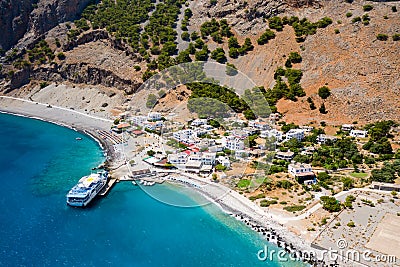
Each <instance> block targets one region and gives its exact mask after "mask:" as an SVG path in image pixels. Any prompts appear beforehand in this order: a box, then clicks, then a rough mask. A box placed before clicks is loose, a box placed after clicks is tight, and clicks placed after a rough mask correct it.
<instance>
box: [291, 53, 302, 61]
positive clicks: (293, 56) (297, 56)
mask: <svg viewBox="0 0 400 267" xmlns="http://www.w3.org/2000/svg"><path fill="white" fill-rule="evenodd" d="M289 60H290V62H292V63H300V62H301V61H302V57H301V56H300V54H299V53H297V52H290V54H289Z"/></svg>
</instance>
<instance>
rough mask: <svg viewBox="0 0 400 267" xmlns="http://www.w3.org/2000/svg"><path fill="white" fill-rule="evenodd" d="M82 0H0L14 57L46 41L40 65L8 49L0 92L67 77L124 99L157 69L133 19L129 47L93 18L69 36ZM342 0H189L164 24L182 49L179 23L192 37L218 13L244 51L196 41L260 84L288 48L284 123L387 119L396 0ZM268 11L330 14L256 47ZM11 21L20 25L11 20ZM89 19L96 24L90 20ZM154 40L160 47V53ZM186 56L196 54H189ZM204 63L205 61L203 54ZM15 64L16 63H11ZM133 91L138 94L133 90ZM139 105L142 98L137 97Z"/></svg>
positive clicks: (395, 71) (399, 106)
mask: <svg viewBox="0 0 400 267" xmlns="http://www.w3.org/2000/svg"><path fill="white" fill-rule="evenodd" d="M89 2H90V1H68V2H66V1H62V0H58V1H56V0H51V1H50V0H47V1H45V0H40V1H39V2H38V3H37V4H33V3H31V2H29V3H25V4H26V5H25V4H23V2H21V3H20V4H19V5H18V6H15V4H13V5H11V6H10V4H9V3H8V2H7V1H5V0H3V1H2V2H1V3H2V6H1V10H0V11H1V12H3V13H2V14H5V13H4V12H6V11H9V10H12V12H8V13H7V16H5V17H3V18H2V20H1V21H0V23H1V25H0V26H1V27H2V28H3V27H4V28H6V29H7V30H8V31H7V32H6V34H5V35H4V37H2V38H1V44H0V45H1V46H2V47H3V48H6V49H8V48H10V47H11V46H12V45H14V44H15V43H16V42H17V41H18V40H20V41H19V43H18V44H17V46H16V47H17V48H19V50H18V52H17V54H19V53H20V54H21V53H22V58H23V59H24V60H25V61H27V59H28V55H29V53H28V54H23V51H24V49H21V47H26V49H30V50H32V49H33V50H34V49H35V48H34V47H36V46H37V40H35V38H34V37H38V36H39V35H40V34H43V33H44V34H45V40H46V42H47V46H48V47H49V49H50V50H52V51H53V53H54V56H49V58H48V60H47V61H45V62H42V63H40V64H37V63H36V61H35V63H32V64H31V65H29V67H26V66H22V67H20V68H17V67H15V61H16V60H18V59H16V58H18V56H16V57H14V58H13V57H12V56H10V53H11V52H9V53H8V54H7V55H8V57H9V59H8V60H7V59H6V58H3V59H2V61H3V63H2V68H3V70H2V74H1V75H0V86H1V87H3V91H4V92H7V93H8V94H15V92H16V91H15V90H16V89H18V88H20V87H21V86H24V88H25V89H24V90H23V92H29V88H30V87H32V88H36V89H37V88H38V87H37V85H38V84H39V83H41V84H43V82H46V83H48V84H50V83H63V82H66V83H70V84H74V85H76V86H78V87H81V88H85V87H86V86H87V85H99V86H102V87H109V88H112V89H113V90H119V91H121V93H122V95H123V94H128V95H130V94H132V93H134V92H136V91H137V89H138V88H139V86H140V84H141V83H142V81H143V78H145V77H146V75H147V74H148V73H147V72H148V71H153V70H154V69H151V68H152V66H151V65H152V64H153V62H156V63H157V61H158V68H160V64H161V60H160V58H159V56H158V55H159V52H155V51H153V50H151V48H154V46H155V45H154V44H151V43H152V40H153V39H154V37H152V36H151V34H152V33H151V32H150V31H149V30H148V29H147V28H146V27H148V26H146V25H148V22H146V23H142V22H139V23H138V24H137V25H138V27H139V28H141V34H142V37H141V38H142V39H141V41H140V42H139V45H132V42H133V41H134V40H133V39H130V40H129V39H128V38H123V37H122V38H121V36H119V35H122V34H117V33H116V32H111V31H110V28H107V29H108V30H105V29H102V27H100V29H94V30H93V29H91V25H92V23H93V22H92V21H88V27H89V29H84V30H83V32H81V33H80V34H78V35H77V36H76V37H72V38H71V37H70V35H71V33H74V32H73V31H74V30H75V29H79V28H76V27H75V26H74V23H72V21H71V22H68V23H63V22H65V21H68V20H73V19H75V18H79V15H78V14H80V12H81V11H82V10H83V8H84V7H85V6H86V5H87V4H88V3H89ZM349 2H351V1H328V0H325V1H322V0H321V1H311V0H309V1H290V0H286V1H284V0H276V1H261V0H249V1H240V0H237V1H228V0H222V1H219V0H218V1H209V0H199V1H190V2H188V3H187V5H186V6H185V5H183V6H181V7H180V12H181V14H183V11H184V10H185V9H187V8H188V9H190V10H191V11H192V16H191V17H190V19H188V20H187V21H182V20H185V19H184V16H183V15H180V16H179V17H177V18H179V20H180V21H179V22H178V23H177V25H178V27H176V26H174V25H173V24H171V27H175V29H176V32H177V33H178V35H179V38H176V37H175V38H176V39H175V40H179V42H180V43H181V44H182V45H179V46H178V52H182V51H184V48H185V49H186V48H187V47H188V42H187V41H183V40H182V38H181V36H180V35H182V30H181V27H182V23H184V24H187V26H188V27H187V28H188V33H189V34H192V33H193V32H198V33H200V27H201V25H202V24H203V23H204V22H207V21H210V20H211V19H212V18H215V19H216V20H217V21H219V20H222V19H226V20H227V22H228V24H229V26H231V30H232V32H233V34H234V36H235V37H237V39H238V42H239V44H243V43H244V42H245V39H246V38H250V40H251V42H252V44H253V45H254V48H253V49H252V50H250V51H248V52H246V54H245V55H241V56H238V57H237V58H232V57H230V56H228V51H229V47H228V41H227V38H226V39H224V41H222V43H218V42H215V41H213V40H212V39H213V38H210V37H208V38H205V39H203V40H204V42H205V44H206V45H207V46H208V49H209V51H213V50H215V49H216V48H217V47H220V48H223V49H224V51H225V54H226V57H227V62H228V63H231V64H234V65H235V66H236V67H237V68H238V70H240V71H242V72H243V73H244V74H246V75H247V76H249V77H250V78H251V79H252V80H253V81H254V82H255V83H256V84H257V85H259V86H264V87H265V88H272V87H273V86H274V85H275V79H274V73H275V71H276V69H277V68H278V67H280V66H284V65H285V62H286V61H287V57H288V55H289V54H290V53H291V52H298V53H299V54H300V55H301V57H302V61H301V63H296V64H294V65H293V68H296V69H301V71H302V74H303V76H302V79H301V82H300V84H301V86H302V87H303V89H304V91H305V93H306V96H303V97H298V99H297V101H292V100H287V99H281V100H279V101H278V103H277V108H278V111H279V112H281V113H282V114H284V119H285V120H287V121H288V122H292V121H293V122H296V123H303V124H305V123H313V122H319V121H326V122H328V123H331V124H340V123H344V122H353V121H358V122H359V123H365V122H368V121H374V120H379V119H395V120H396V119H398V118H399V114H400V101H399V95H400V74H399V68H400V59H399V57H398V55H399V54H400V42H399V41H395V40H394V39H393V38H392V36H393V35H396V34H399V33H400V11H399V12H394V11H393V6H395V7H397V9H399V10H400V3H399V1H392V2H373V1H359V0H356V1H353V2H352V3H349ZM7 3H8V5H7ZM156 4H158V2H156ZM365 5H371V6H372V9H371V10H364V8H363V6H365ZM28 6H29V7H30V9H29V8H27V7H28ZM155 7H156V5H155V6H154V7H153V9H151V8H149V10H150V12H149V16H152V14H154V12H155V11H154V10H156V11H157V9H156V8H155ZM156 13H157V12H156ZM273 16H279V17H281V18H283V17H285V16H286V17H292V16H297V17H298V18H300V19H302V18H307V19H308V20H309V21H311V22H316V21H318V20H320V19H322V18H324V17H329V18H330V19H331V20H332V23H331V24H330V25H329V26H327V27H323V28H319V29H317V30H316V33H315V34H312V35H308V36H306V38H305V40H303V41H300V42H298V40H296V35H295V30H294V28H293V27H292V26H289V25H284V27H283V30H282V31H274V32H275V35H276V37H275V38H273V39H271V40H269V41H268V42H267V43H266V44H263V45H260V44H258V43H257V40H258V39H259V38H260V36H261V35H262V34H263V33H264V32H265V30H266V29H267V28H268V24H269V23H268V19H269V18H271V17H273ZM358 18H359V19H358ZM142 19H143V18H142ZM366 20H368V23H366ZM18 21H21V22H20V23H17V22H18ZM44 21H45V22H46V23H44ZM93 21H94V22H96V23H97V20H93ZM17 26H18V27H17ZM71 26H72V28H71ZM78 26H79V25H78ZM84 26H85V25H83V27H84ZM10 29H11V30H10ZM161 34H162V33H161ZM379 34H381V35H386V36H387V40H378V38H377V36H378V35H379ZM146 35H147V38H148V39H149V43H150V44H151V46H150V49H149V50H151V53H150V52H143V49H142V50H141V49H140V48H142V46H144V47H145V46H146V44H143V43H145V42H144V41H143V38H146ZM158 35H160V33H159V34H158ZM152 38H153V39H152ZM193 41H194V40H192V42H193ZM130 42H131V43H130ZM163 44H164V43H162V44H161V45H160V49H164V46H165V45H163ZM35 45H36V46H35ZM44 47H45V46H44ZM154 50H155V49H154ZM60 53H62V55H59V54H60ZM161 53H163V50H161ZM177 54H178V53H176V54H175V55H174V53H172V54H171V58H170V59H169V58H163V64H166V63H165V62H168V61H171V60H172V61H173V60H178V58H179V56H180V53H179V56H176V55H177ZM188 56H190V58H191V59H192V60H194V59H195V56H194V55H188ZM51 57H53V59H52V58H51ZM174 58H175V59H174ZM146 60H147V62H146ZM209 60H211V61H213V59H211V58H209ZM13 61H14V63H13ZM21 62H22V63H21ZM23 62H24V61H20V64H23ZM149 62H150V64H148V63H149ZM156 70H157V66H156ZM11 72H12V73H11ZM1 78H3V79H1ZM35 86H36V87H35ZM322 86H328V87H329V88H330V89H331V96H330V97H328V98H327V99H326V100H323V99H321V98H320V97H319V96H318V94H317V92H318V88H320V87H322ZM137 95H140V97H141V98H143V96H142V94H137ZM41 97H42V98H43V96H41ZM127 97H130V96H127ZM308 97H311V99H312V101H313V102H314V103H315V106H316V107H317V108H316V109H314V110H311V109H310V105H309V102H308V101H307V98H308ZM166 99H170V98H168V97H167V98H165V99H163V101H161V104H162V106H165V105H167V103H166V102H165V101H166ZM171 99H173V98H171ZM185 99H186V98H185ZM171 101H172V100H171ZM174 101H176V100H174ZM61 102H62V101H61ZM138 102H143V99H140V101H138ZM110 103H112V101H110ZM119 103H120V102H119ZM322 103H324V104H325V106H326V110H327V113H326V114H322V113H320V111H319V110H318V108H319V107H320V106H321V104H322ZM167 106H168V105H167Z"/></svg>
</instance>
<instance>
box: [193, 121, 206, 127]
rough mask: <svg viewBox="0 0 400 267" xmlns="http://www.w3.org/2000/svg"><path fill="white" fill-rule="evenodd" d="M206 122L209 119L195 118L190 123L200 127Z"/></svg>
mask: <svg viewBox="0 0 400 267" xmlns="http://www.w3.org/2000/svg"><path fill="white" fill-rule="evenodd" d="M204 124H207V119H195V120H193V121H192V123H190V125H191V126H193V127H198V126H201V125H204Z"/></svg>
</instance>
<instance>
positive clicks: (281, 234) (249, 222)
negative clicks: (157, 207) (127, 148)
mask: <svg viewBox="0 0 400 267" xmlns="http://www.w3.org/2000/svg"><path fill="white" fill-rule="evenodd" d="M2 99H4V98H0V103H1V100H2ZM8 99H9V100H11V103H8V104H9V106H8V108H5V107H4V106H1V107H0V113H4V114H10V115H14V116H20V117H26V118H30V119H37V120H41V121H45V122H49V123H53V124H56V125H59V126H61V127H66V128H69V129H72V130H74V131H77V132H80V133H83V134H85V135H87V136H89V137H90V138H92V139H93V140H95V141H96V142H97V143H98V144H99V146H100V148H101V149H102V151H103V153H105V157H106V159H105V162H104V163H103V164H104V165H105V166H106V167H108V166H109V164H112V163H113V162H114V161H115V160H116V157H115V154H114V152H113V147H112V144H109V143H108V142H107V141H106V140H103V139H102V138H101V137H100V136H98V135H97V132H96V130H101V129H102V130H105V129H106V128H104V120H105V119H103V118H101V119H102V122H101V123H98V124H97V126H98V128H97V129H96V127H93V124H96V123H94V121H95V120H94V119H93V116H90V117H89V116H88V117H86V118H85V115H84V114H79V115H80V116H79V118H78V116H77V114H76V111H73V110H68V109H65V108H62V109H58V111H61V113H60V114H61V115H66V113H67V112H68V111H70V113H73V115H75V116H73V119H72V120H71V119H66V118H65V116H64V118H60V117H59V116H57V114H54V111H55V110H57V107H54V106H53V107H52V108H51V110H48V109H49V108H48V107H47V105H45V104H41V106H40V107H41V108H40V109H37V108H36V110H35V107H38V104H37V103H35V102H33V101H27V100H23V99H15V98H12V99H10V98H8ZM15 101H21V102H23V105H20V106H17V107H15V106H13V103H12V102H15ZM43 108H44V109H43ZM60 114H58V115H60ZM88 118H90V121H91V124H92V125H91V127H90V126H85V124H84V123H85V122H86V121H85V119H86V120H87V119H88ZM99 119H100V118H99ZM107 121H108V124H109V125H111V123H112V121H110V120H107ZM77 122H79V123H77ZM98 122H99V121H98ZM203 182H204V181H203ZM177 183H178V184H180V183H179V182H177ZM207 184H208V185H209V183H207ZM215 186H217V187H220V188H218V189H221V185H215ZM188 187H189V188H191V189H192V190H193V191H194V192H197V193H199V194H200V195H201V196H203V197H204V198H206V199H207V200H208V201H210V204H214V205H216V206H217V207H218V208H219V209H220V210H221V211H222V212H223V213H225V214H228V215H229V216H233V217H234V218H235V219H237V220H239V221H241V222H243V223H244V224H245V225H246V226H247V227H249V228H250V229H251V230H253V231H254V232H255V233H257V234H259V235H260V236H261V237H262V238H263V239H265V240H266V242H269V243H271V244H275V245H277V246H278V247H280V248H282V249H285V250H287V249H289V248H290V251H292V252H295V253H299V252H301V251H310V250H311V246H310V245H308V244H306V242H305V240H303V239H301V238H300V237H299V236H296V235H295V234H294V233H293V232H291V231H290V230H289V229H287V228H286V227H285V226H284V225H283V224H280V223H279V222H278V221H276V220H274V219H273V218H272V217H271V218H267V217H265V216H260V214H259V212H257V211H256V210H254V209H253V207H251V205H248V204H249V203H243V201H242V200H241V199H239V198H238V197H237V196H234V195H231V193H232V190H230V189H229V192H228V193H227V194H226V195H224V196H223V197H222V198H220V197H218V196H215V195H213V194H212V191H211V192H208V191H207V190H204V189H203V188H196V187H193V186H188ZM223 189H227V188H223ZM227 196H229V198H230V199H225V198H226V197H227ZM232 200H234V201H236V202H237V203H236V206H235V203H231V202H232ZM238 203H239V204H238ZM238 206H239V207H238ZM273 239H275V241H276V242H273V241H272V240H273ZM290 241H291V242H290ZM280 242H283V243H280ZM279 243H280V244H279ZM297 255H298V254H297ZM302 261H303V262H305V263H309V264H310V263H311V262H307V261H305V260H302Z"/></svg>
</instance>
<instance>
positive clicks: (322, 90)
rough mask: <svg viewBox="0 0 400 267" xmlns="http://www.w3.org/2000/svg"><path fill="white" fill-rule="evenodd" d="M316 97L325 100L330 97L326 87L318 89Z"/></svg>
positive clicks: (329, 91)
mask: <svg viewBox="0 0 400 267" xmlns="http://www.w3.org/2000/svg"><path fill="white" fill-rule="evenodd" d="M318 95H319V96H320V97H321V98H322V99H327V98H328V97H329V96H330V95H331V90H330V89H329V88H328V87H327V86H322V87H321V88H319V89H318Z"/></svg>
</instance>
